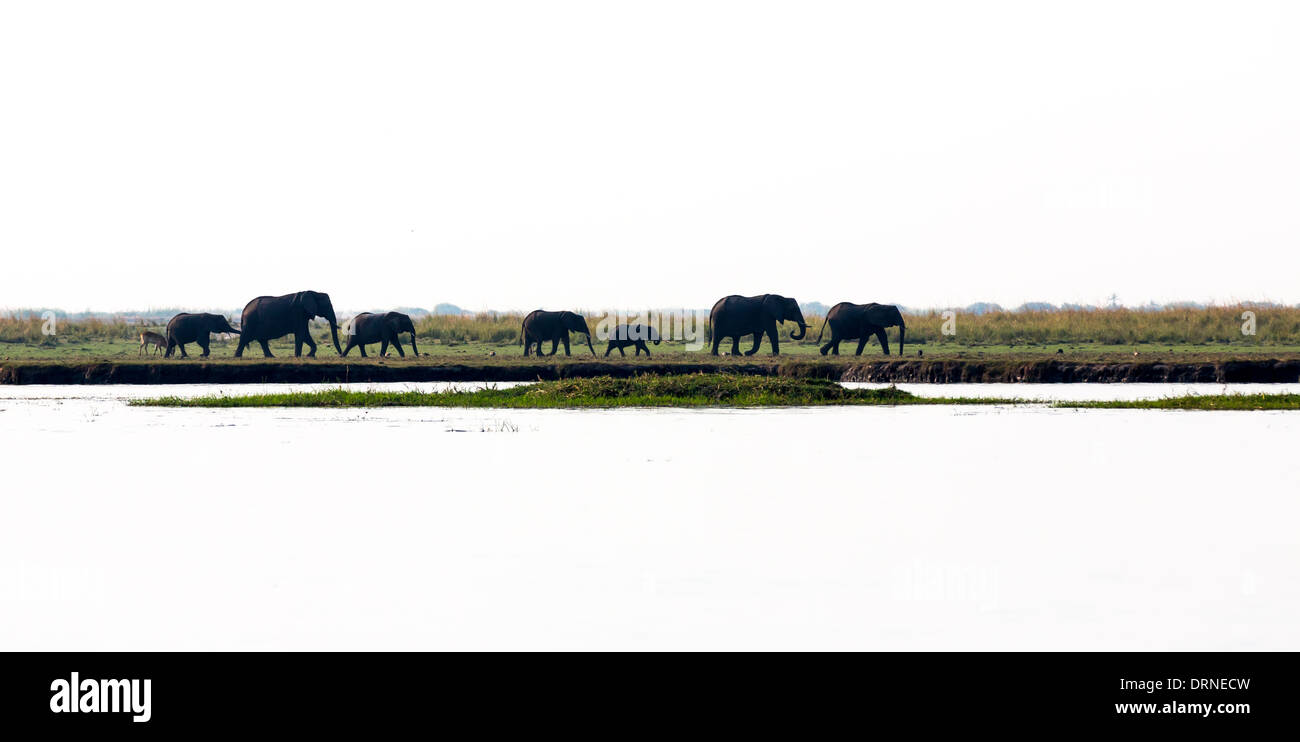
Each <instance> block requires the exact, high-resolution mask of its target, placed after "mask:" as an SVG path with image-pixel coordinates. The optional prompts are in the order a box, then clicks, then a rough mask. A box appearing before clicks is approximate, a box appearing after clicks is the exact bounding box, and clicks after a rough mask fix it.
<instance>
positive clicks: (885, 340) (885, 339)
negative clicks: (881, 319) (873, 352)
mask: <svg viewBox="0 0 1300 742" xmlns="http://www.w3.org/2000/svg"><path fill="white" fill-rule="evenodd" d="M876 339H877V340H879V341H880V349H881V350H883V351H885V355H889V336H888V335H886V334H885V328H883V327H882V328H880V329H879V330H876Z"/></svg>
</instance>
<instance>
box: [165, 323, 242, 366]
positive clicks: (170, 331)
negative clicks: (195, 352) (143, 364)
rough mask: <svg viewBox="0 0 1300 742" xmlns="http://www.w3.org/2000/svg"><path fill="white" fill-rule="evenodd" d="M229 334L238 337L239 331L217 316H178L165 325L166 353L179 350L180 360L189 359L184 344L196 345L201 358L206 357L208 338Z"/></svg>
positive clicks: (169, 353) (170, 353)
mask: <svg viewBox="0 0 1300 742" xmlns="http://www.w3.org/2000/svg"><path fill="white" fill-rule="evenodd" d="M214 332H216V333H223V332H224V333H229V334H231V335H238V334H239V330H236V329H235V328H233V327H231V326H230V322H229V321H227V320H226V318H225V317H222V316H221V315H219V314H178V315H176V316H175V317H172V320H171V322H168V323H167V353H166V357H167V358H171V357H172V352H173V351H175V350H176V349H177V348H180V349H181V358H189V354H187V353H186V352H185V344H186V343H198V344H199V347H200V348H202V349H203V355H202V357H203V358H207V357H208V338H209V336H210V335H211V334H212V333H214Z"/></svg>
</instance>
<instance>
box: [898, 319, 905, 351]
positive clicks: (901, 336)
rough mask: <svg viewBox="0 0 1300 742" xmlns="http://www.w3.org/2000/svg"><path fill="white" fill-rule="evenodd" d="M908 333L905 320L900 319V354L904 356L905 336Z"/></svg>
mask: <svg viewBox="0 0 1300 742" xmlns="http://www.w3.org/2000/svg"><path fill="white" fill-rule="evenodd" d="M906 334H907V325H906V324H905V323H904V322H903V320H901V319H900V320H899V321H898V356H899V358H902V357H903V336H904V335H906Z"/></svg>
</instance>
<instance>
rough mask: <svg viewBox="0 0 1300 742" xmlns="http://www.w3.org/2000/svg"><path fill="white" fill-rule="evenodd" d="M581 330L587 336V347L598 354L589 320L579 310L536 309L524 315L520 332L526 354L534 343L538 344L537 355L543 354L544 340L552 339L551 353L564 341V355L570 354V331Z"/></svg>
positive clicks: (553, 353)
mask: <svg viewBox="0 0 1300 742" xmlns="http://www.w3.org/2000/svg"><path fill="white" fill-rule="evenodd" d="M570 332H580V333H582V334H583V335H586V336H587V348H589V349H590V350H591V354H592V355H593V356H594V355H596V349H595V347H593V346H592V344H591V330H588V329H587V320H585V319H583V318H582V315H581V314H578V313H577V312H548V311H546V310H544V309H534V310H533V311H531V312H529V313H528V316H527V317H524V327H523V332H522V333H520V340H521V341H522V342H523V344H524V355H528V352H529V350H530V349H531V348H532V346H533V343H536V344H537V355H539V356H540V355H542V342H543V341H545V340H550V341H551V352H550V353H549V355H555V351H556V349H557V348H559V345H560V341H561V340H563V341H564V355H566V356H567V355H569V333H570Z"/></svg>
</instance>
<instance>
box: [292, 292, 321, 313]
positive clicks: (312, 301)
mask: <svg viewBox="0 0 1300 742" xmlns="http://www.w3.org/2000/svg"><path fill="white" fill-rule="evenodd" d="M293 301H294V303H295V304H297V305H298V306H300V307H302V310H303V311H304V312H306V313H307V316H308V317H316V316H319V314H320V305H319V304H318V303H317V302H316V294H315V292H312V291H299V292H298V295H297V296H295V297H293Z"/></svg>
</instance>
